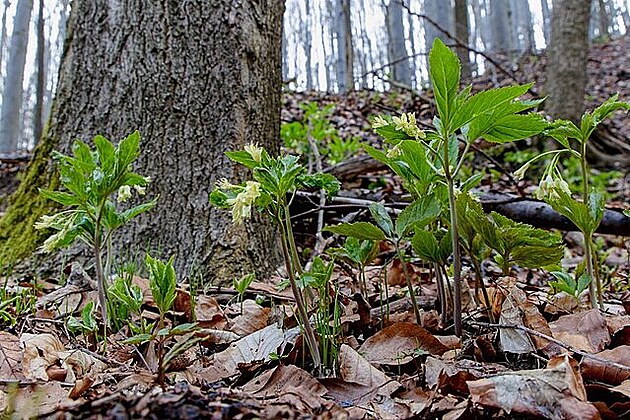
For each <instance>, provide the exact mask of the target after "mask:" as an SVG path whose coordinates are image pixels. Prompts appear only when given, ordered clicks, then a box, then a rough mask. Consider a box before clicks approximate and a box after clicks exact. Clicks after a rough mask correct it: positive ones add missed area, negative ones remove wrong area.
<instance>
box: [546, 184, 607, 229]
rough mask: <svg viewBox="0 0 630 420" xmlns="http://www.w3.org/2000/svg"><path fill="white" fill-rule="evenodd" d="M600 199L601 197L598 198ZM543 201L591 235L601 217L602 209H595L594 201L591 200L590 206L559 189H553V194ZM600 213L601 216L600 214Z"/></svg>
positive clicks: (595, 203)
mask: <svg viewBox="0 0 630 420" xmlns="http://www.w3.org/2000/svg"><path fill="white" fill-rule="evenodd" d="M599 200H601V198H600V199H599ZM545 201H546V202H547V203H549V204H550V205H551V207H552V208H553V209H554V210H555V211H557V212H558V213H560V214H562V215H563V216H565V217H566V218H567V219H569V220H570V221H571V222H573V224H574V225H575V226H577V228H578V229H580V230H581V231H582V232H583V233H585V234H586V235H592V234H593V232H595V230H596V229H597V227H598V226H599V223H600V222H601V217H603V209H602V210H601V211H597V209H595V208H594V206H596V205H597V201H596V202H592V204H591V205H590V206H587V205H586V204H584V203H581V202H579V201H575V200H574V199H573V197H571V196H570V195H569V194H567V193H566V192H564V191H563V190H561V189H555V190H554V195H553V196H548V197H546V198H545ZM600 214H601V216H600Z"/></svg>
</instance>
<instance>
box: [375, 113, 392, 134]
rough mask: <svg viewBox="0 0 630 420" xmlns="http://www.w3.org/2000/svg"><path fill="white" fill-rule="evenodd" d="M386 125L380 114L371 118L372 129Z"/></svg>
mask: <svg viewBox="0 0 630 420" xmlns="http://www.w3.org/2000/svg"><path fill="white" fill-rule="evenodd" d="M388 125H389V123H388V122H387V120H386V119H385V118H383V117H381V116H380V115H377V116H376V117H374V120H372V129H374V130H376V129H377V128H381V127H387V126H388Z"/></svg>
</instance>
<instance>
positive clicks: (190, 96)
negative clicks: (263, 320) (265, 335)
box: [0, 0, 284, 284]
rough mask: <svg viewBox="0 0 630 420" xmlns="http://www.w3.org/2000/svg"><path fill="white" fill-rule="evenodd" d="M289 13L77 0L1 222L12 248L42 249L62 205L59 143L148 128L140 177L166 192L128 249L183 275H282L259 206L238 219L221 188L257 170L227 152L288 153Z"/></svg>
mask: <svg viewBox="0 0 630 420" xmlns="http://www.w3.org/2000/svg"><path fill="white" fill-rule="evenodd" d="M283 10H284V3H283V2H280V1H276V0H262V1H253V0H242V1H239V2H234V1H232V0H212V1H211V3H210V4H208V1H207V0H190V1H187V2H179V1H175V2H158V1H150V2H147V1H144V0H127V1H125V2H119V1H114V0H74V1H73V5H72V12H71V16H70V19H69V24H68V32H67V34H68V39H67V40H66V45H67V48H65V52H64V55H63V58H62V64H61V69H60V77H59V86H58V89H57V93H56V96H55V103H54V105H53V111H52V115H51V119H50V123H49V128H48V130H47V131H46V133H45V135H44V138H43V139H42V141H41V142H40V144H39V145H38V147H37V148H36V150H35V155H34V157H33V160H32V161H31V163H30V165H29V168H28V169H27V172H26V174H25V177H24V181H23V182H22V184H21V185H20V187H19V189H18V191H17V192H16V194H15V195H14V196H13V198H12V205H11V206H10V207H9V209H8V210H7V214H6V216H5V217H4V218H2V219H0V244H2V246H0V254H3V255H4V256H6V255H7V254H10V253H11V252H13V255H14V256H16V257H24V256H25V255H24V254H25V253H27V252H28V251H29V250H30V251H32V246H33V243H34V241H33V239H32V236H33V235H34V233H33V230H32V225H33V222H34V221H35V220H36V219H37V218H38V217H39V216H40V215H41V214H42V213H44V212H46V211H47V208H46V207H47V205H49V203H47V202H46V201H45V200H43V199H41V198H40V197H39V195H38V193H37V187H48V186H52V187H53V188H54V187H56V185H57V184H58V183H57V181H56V177H55V175H54V174H55V173H56V171H55V170H53V168H52V167H51V165H52V164H51V163H50V154H51V151H52V150H53V149H58V150H60V151H62V152H65V153H67V152H68V151H69V148H70V144H71V142H72V141H73V140H75V139H77V138H80V139H83V140H86V141H90V140H91V139H92V138H93V136H94V135H96V134H103V135H105V136H106V137H108V138H110V139H112V140H113V141H118V140H120V139H121V138H122V137H124V136H126V135H128V134H129V133H131V132H132V131H133V130H136V129H138V130H139V131H140V133H141V135H142V143H141V150H142V153H141V155H140V158H139V163H138V166H139V167H138V168H137V171H138V172H139V173H141V174H145V175H149V176H151V178H152V182H151V184H150V186H149V188H148V190H147V194H148V195H149V196H156V195H158V194H159V196H160V198H159V201H158V205H157V206H156V208H155V209H154V210H153V211H151V212H150V213H149V214H146V215H143V216H141V217H139V218H138V220H137V221H136V222H134V223H132V224H130V225H129V226H126V227H125V228H124V229H123V230H122V231H121V232H120V235H119V236H117V237H116V238H114V248H115V251H116V255H129V254H131V255H134V252H144V251H147V250H151V251H154V252H156V253H158V254H159V255H161V256H163V257H167V256H169V255H174V256H175V265H176V269H177V272H178V275H179V276H180V278H183V277H184V276H186V275H189V274H190V273H191V271H192V270H193V269H196V270H198V273H199V274H201V275H203V276H204V279H205V280H206V281H209V282H217V283H224V284H225V283H228V282H229V283H231V282H232V279H233V278H235V276H240V275H242V274H243V273H248V272H252V271H256V272H257V274H258V275H259V276H260V278H264V277H263V276H268V275H270V274H271V273H273V272H274V270H275V269H276V267H277V266H278V264H279V262H280V253H279V248H278V246H279V244H277V235H276V233H275V232H276V231H275V229H274V228H272V227H271V226H270V225H269V223H267V222H266V221H263V220H259V219H260V218H259V217H258V216H257V215H256V212H254V220H253V221H251V222H245V223H244V224H243V225H239V226H234V225H233V224H232V221H231V216H230V214H229V212H226V211H225V210H222V209H216V208H213V207H211V206H210V204H209V202H208V194H209V193H210V192H211V191H212V190H213V188H214V185H215V182H217V181H218V180H219V179H220V178H222V177H227V178H228V179H229V180H231V181H232V182H237V181H240V180H242V179H243V178H244V177H245V176H246V174H247V173H248V171H247V170H245V169H242V168H241V167H239V166H237V165H234V164H233V163H231V161H230V160H229V159H228V158H227V157H226V156H225V154H224V153H225V152H226V151H228V150H235V149H242V148H243V146H244V145H245V144H247V143H250V142H258V143H259V144H261V145H263V146H265V147H267V148H269V149H270V151H271V152H272V153H275V152H277V151H278V146H279V145H278V138H279V128H280V83H281V80H280V77H281V57H280V53H281V37H282V35H281V34H282V31H281V22H282V19H281V18H282V12H283ZM191 40H194V42H191ZM20 212H26V215H27V216H26V217H25V214H24V213H20ZM29 235H30V236H29ZM40 239H41V238H40ZM27 245H28V246H27ZM29 248H30V249H29ZM20 252H21V254H20ZM15 254H18V255H15ZM4 260H5V261H8V260H9V259H7V258H5V259H4ZM55 269H56V270H57V272H58V270H59V268H58V266H57V267H56V268H55Z"/></svg>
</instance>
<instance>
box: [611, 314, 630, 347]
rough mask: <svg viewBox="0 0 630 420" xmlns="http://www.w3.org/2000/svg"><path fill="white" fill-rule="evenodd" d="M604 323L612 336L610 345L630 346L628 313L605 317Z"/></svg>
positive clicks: (629, 319) (629, 317) (629, 316)
mask: <svg viewBox="0 0 630 420" xmlns="http://www.w3.org/2000/svg"><path fill="white" fill-rule="evenodd" d="M606 325H607V326H608V332H609V333H610V335H611V337H612V346H615V347H616V346H621V345H628V346H630V315H621V316H611V317H606Z"/></svg>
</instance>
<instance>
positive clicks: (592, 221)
mask: <svg viewBox="0 0 630 420" xmlns="http://www.w3.org/2000/svg"><path fill="white" fill-rule="evenodd" d="M617 98H618V95H614V96H612V97H611V98H609V99H608V100H606V101H605V102H604V103H603V104H601V105H600V106H599V107H597V108H595V109H594V110H593V111H592V112H585V113H584V115H583V116H582V120H581V122H580V126H579V127H578V126H577V125H575V124H574V123H573V122H572V121H567V120H556V121H554V123H553V124H552V125H551V126H550V127H549V128H548V129H547V130H546V134H547V135H548V136H550V137H552V138H553V139H554V140H556V141H557V142H558V144H559V145H560V148H559V149H557V150H550V151H547V152H545V153H542V154H540V155H538V156H537V157H535V158H533V159H531V160H530V161H529V162H527V163H525V165H523V166H522V167H521V168H520V169H519V170H518V171H517V172H516V175H517V176H519V177H522V176H523V174H524V173H525V171H527V169H528V168H529V166H530V165H531V164H532V163H533V162H535V161H536V160H538V159H540V158H542V157H544V156H548V157H550V158H551V162H550V164H549V165H548V166H547V168H546V169H545V171H544V173H543V175H542V179H541V181H540V183H539V185H538V190H537V197H538V198H539V199H543V200H545V201H546V202H547V203H549V204H550V205H551V206H552V207H553V209H554V210H556V211H557V212H558V213H560V214H562V215H564V216H565V217H567V218H568V219H569V220H571V222H573V224H575V226H577V228H578V229H579V230H580V231H581V232H582V234H583V235H584V260H585V261H586V273H587V275H588V276H589V277H590V282H589V284H590V298H591V306H592V307H593V308H595V307H596V306H597V304H598V303H599V306H600V308H603V299H602V284H601V279H600V278H599V276H597V275H595V268H594V260H595V259H596V256H595V255H594V250H593V234H594V233H595V230H596V229H597V227H598V226H599V224H600V222H601V220H602V218H603V217H604V196H603V194H602V192H601V191H598V190H596V189H592V188H591V186H590V185H591V184H590V178H591V172H590V169H589V166H588V161H587V152H588V144H589V138H590V137H591V135H592V134H593V132H594V131H595V129H596V128H597V126H598V125H599V124H600V123H601V122H602V121H604V120H605V119H606V118H608V117H610V116H611V115H612V114H613V113H614V112H615V111H618V110H626V111H627V110H630V104H628V103H625V102H620V101H618V100H617ZM565 154H566V155H569V156H574V157H576V158H578V159H579V161H580V167H581V171H580V172H581V180H582V192H581V200H579V201H578V200H576V199H574V198H573V195H572V192H571V190H570V188H569V184H568V183H567V182H566V180H565V179H564V178H563V175H562V172H561V171H560V169H559V165H558V164H559V159H560V156H564V155H565Z"/></svg>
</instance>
